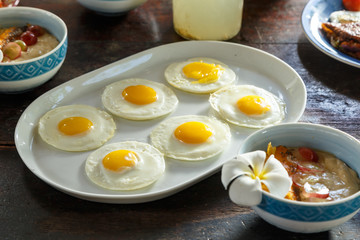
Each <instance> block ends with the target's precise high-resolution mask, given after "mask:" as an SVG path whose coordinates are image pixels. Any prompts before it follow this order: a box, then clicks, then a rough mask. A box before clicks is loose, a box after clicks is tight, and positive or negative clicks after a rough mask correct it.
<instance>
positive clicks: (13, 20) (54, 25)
mask: <svg viewBox="0 0 360 240" xmlns="http://www.w3.org/2000/svg"><path fill="white" fill-rule="evenodd" d="M28 23H30V24H34V25H40V26H42V27H44V28H46V29H47V30H48V31H49V32H50V33H51V34H53V35H54V36H55V37H56V38H57V39H58V40H59V42H60V43H59V45H58V46H57V47H56V48H55V49H53V50H52V51H50V52H49V53H47V54H44V55H42V56H40V57H37V58H33V59H30V60H26V61H22V62H16V63H0V92H7V93H15V92H22V91H26V90H30V89H32V88H35V87H37V86H39V85H41V84H43V83H45V82H46V81H48V80H49V79H51V78H52V77H53V76H54V75H55V74H56V73H57V71H58V70H59V69H60V67H61V65H62V64H63V62H64V59H65V56H66V51H67V38H68V34H67V27H66V25H65V23H64V22H63V21H62V20H61V18H59V17H58V16H56V15H54V14H53V13H51V12H48V11H45V10H42V9H37V8H30V7H12V8H0V27H10V26H24V25H26V24H28Z"/></svg>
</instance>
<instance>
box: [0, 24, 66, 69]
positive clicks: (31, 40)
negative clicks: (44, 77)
mask: <svg viewBox="0 0 360 240" xmlns="http://www.w3.org/2000/svg"><path fill="white" fill-rule="evenodd" d="M58 44H59V41H58V40H57V39H56V37H55V36H53V35H52V34H50V33H49V32H48V31H47V30H46V29H45V28H43V27H41V26H39V25H30V24H28V25H27V26H23V27H9V28H0V50H1V51H2V52H3V59H1V60H0V61H2V62H20V61H25V60H29V59H32V58H36V57H39V56H42V55H44V54H46V53H48V52H50V51H51V50H53V49H54V48H55V47H56V46H57V45H58Z"/></svg>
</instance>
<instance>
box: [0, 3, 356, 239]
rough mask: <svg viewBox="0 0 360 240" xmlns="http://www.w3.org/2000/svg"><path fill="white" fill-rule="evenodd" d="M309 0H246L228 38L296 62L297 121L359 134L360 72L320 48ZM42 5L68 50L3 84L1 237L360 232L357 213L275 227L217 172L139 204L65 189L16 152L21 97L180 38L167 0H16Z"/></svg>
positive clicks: (335, 235) (24, 100)
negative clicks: (38, 72)
mask: <svg viewBox="0 0 360 240" xmlns="http://www.w3.org/2000/svg"><path fill="white" fill-rule="evenodd" d="M306 3H307V0H245V4H244V16H243V24H242V29H241V32H240V34H239V35H237V36H236V37H235V38H233V39H231V40H230V42H235V43H241V44H244V45H248V46H251V47H255V48H258V49H261V50H264V51H266V52H268V53H271V54H273V55H275V56H277V57H279V58H280V59H282V60H283V61H285V62H286V63H288V64H289V65H290V66H291V67H293V68H294V69H295V70H296V71H297V72H298V73H299V74H300V76H301V77H302V79H303V80H304V83H305V85H306V87H307V93H308V101H307V105H306V110H305V113H304V115H303V116H302V117H301V119H300V121H302V122H311V123H320V124H325V125H329V126H332V127H335V128H338V129H340V130H343V131H345V132H347V133H349V134H351V135H352V136H354V137H356V138H360V104H359V102H360V97H359V89H360V74H359V70H358V69H357V68H354V67H351V66H348V65H346V64H343V63H340V62H338V61H336V60H334V59H332V58H330V57H328V56H326V55H325V54H323V53H321V52H320V51H319V50H317V49H316V48H315V47H314V46H313V45H312V44H311V43H310V42H309V41H308V40H307V39H306V37H305V35H304V33H303V31H302V27H301V24H300V16H301V12H302V9H303V8H304V6H305V4H306ZM21 5H22V6H30V7H37V8H42V9H46V10H48V11H51V12H53V13H55V14H56V15H58V16H59V17H61V18H62V19H63V20H64V21H65V23H66V24H67V27H68V30H69V46H68V52H67V56H66V60H65V62H64V64H63V66H62V68H61V69H60V71H59V72H58V73H57V74H56V75H55V76H54V77H53V79H51V80H50V81H49V82H47V83H45V84H44V85H42V86H40V87H38V88H36V89H34V90H32V91H29V92H26V93H22V94H0V109H1V113H0V171H1V174H0V223H1V224H0V236H1V237H0V238H1V239H129V240H133V239H134V240H135V239H146V240H147V239H178V240H181V239H254V240H255V239H263V240H264V239H294V240H295V239H316V240H321V239H358V238H359V236H360V214H359V213H358V214H357V215H355V217H354V218H352V219H351V220H350V221H348V222H347V223H345V224H343V225H342V226H340V227H338V228H334V229H332V230H331V231H328V232H323V233H318V234H295V233H290V232H286V231H283V230H280V229H278V228H276V227H274V226H272V225H270V224H268V223H266V222H264V221H263V220H262V219H261V218H260V217H258V216H257V215H256V214H255V213H254V212H253V211H252V210H251V209H250V208H246V207H239V206H236V205H235V204H233V203H232V202H231V201H230V200H229V199H228V195H227V192H226V191H225V190H224V188H223V186H222V185H221V182H220V173H216V174H215V175H213V176H211V177H209V178H207V179H205V180H204V181H202V182H200V183H198V184H196V185H194V186H192V187H190V188H188V189H186V190H183V191H181V192H179V193H177V194H175V195H173V196H170V197H167V198H165V199H161V200H157V201H154V202H149V203H143V204H128V205H126V204H125V205H115V204H102V203H94V202H89V201H84V200H81V199H77V198H74V197H71V196H69V195H66V194H64V193H62V192H60V191H58V190H55V189H54V188H52V187H50V186H49V185H47V184H46V183H44V182H43V181H42V180H40V179H39V178H37V177H36V176H35V175H34V174H33V173H32V172H31V171H30V170H29V169H28V168H27V167H26V166H25V165H24V164H23V162H22V160H21V158H20V156H19V155H18V153H17V151H16V148H15V143H14V131H15V127H16V124H17V121H18V119H19V117H20V116H21V114H22V112H23V111H24V110H25V109H26V107H27V106H28V105H29V104H30V103H31V102H32V101H34V100H35V99H36V98H37V97H39V96H41V94H43V93H45V92H46V91H48V90H50V89H52V88H54V87H56V86H58V85H59V84H61V83H64V82H66V81H68V80H71V79H73V78H75V77H78V76H81V75H83V74H85V73H87V72H90V71H92V70H95V69H98V68H100V67H102V66H105V65H107V64H110V63H112V62H115V61H117V60H120V59H122V58H125V57H127V56H130V55H132V54H135V53H138V52H140V51H143V50H146V49H149V48H152V47H155V46H159V45H162V44H166V43H171V42H177V41H183V39H182V38H181V37H179V36H178V35H176V33H175V32H174V30H173V26H172V12H171V1H170V0H148V1H147V2H146V3H145V4H144V5H142V6H141V7H139V8H137V9H135V10H133V11H131V12H129V13H128V14H126V15H124V16H120V17H113V18H109V17H103V16H100V15H97V14H95V13H93V12H92V11H90V10H88V9H85V8H84V7H82V6H80V5H79V4H78V3H77V2H76V1H74V0H62V1H53V0H22V1H21Z"/></svg>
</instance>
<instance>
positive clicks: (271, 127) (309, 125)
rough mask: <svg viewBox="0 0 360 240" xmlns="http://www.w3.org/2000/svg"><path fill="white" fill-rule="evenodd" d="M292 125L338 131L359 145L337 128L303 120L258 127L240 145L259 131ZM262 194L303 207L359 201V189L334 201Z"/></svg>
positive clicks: (264, 192)
mask: <svg viewBox="0 0 360 240" xmlns="http://www.w3.org/2000/svg"><path fill="white" fill-rule="evenodd" d="M292 126H306V127H312V128H320V129H324V130H326V131H327V132H329V131H330V132H334V133H338V134H341V135H343V136H344V137H347V138H348V139H350V140H352V141H354V142H356V143H357V144H358V145H359V146H360V141H359V140H358V139H356V138H355V137H353V136H351V135H350V134H348V133H346V132H343V131H341V130H339V129H336V128H334V127H330V126H327V125H323V124H317V123H305V122H295V123H281V124H277V125H273V126H269V127H266V128H262V129H259V130H257V131H255V132H254V133H252V134H250V135H249V136H248V137H247V138H245V140H244V142H243V144H242V145H244V144H245V143H246V142H248V141H249V139H251V138H253V137H254V136H255V135H258V134H260V133H261V132H264V131H268V130H272V129H276V128H282V127H292ZM240 149H241V147H240ZM240 149H239V151H240ZM357 174H358V176H359V174H360V173H357ZM262 194H264V195H266V196H267V197H270V198H273V199H275V200H277V201H280V202H283V203H285V204H290V205H297V206H304V207H305V206H308V207H330V206H333V205H340V204H344V203H346V202H350V201H354V200H356V198H359V199H358V200H359V201H360V190H359V191H357V192H356V193H354V194H352V195H350V196H348V197H345V198H342V199H339V200H335V201H329V202H303V201H296V200H290V199H286V198H280V197H278V196H275V195H273V194H271V193H269V192H266V191H264V190H262Z"/></svg>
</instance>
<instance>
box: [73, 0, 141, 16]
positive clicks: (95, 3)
mask: <svg viewBox="0 0 360 240" xmlns="http://www.w3.org/2000/svg"><path fill="white" fill-rule="evenodd" d="M77 1H78V2H79V3H80V4H81V5H83V6H84V7H86V8H88V9H90V10H93V11H95V12H97V13H99V14H102V15H109V16H112V15H122V14H125V13H127V12H128V11H130V10H132V9H135V8H137V7H139V6H140V5H142V4H144V3H145V2H146V1H147V0H77Z"/></svg>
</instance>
